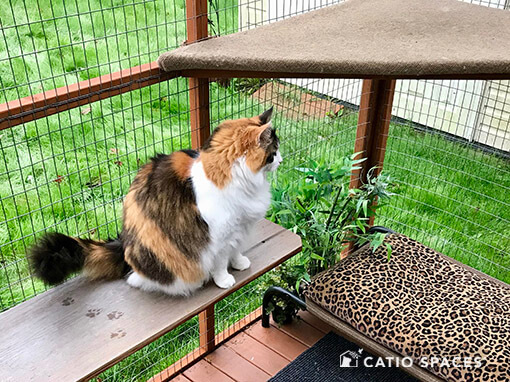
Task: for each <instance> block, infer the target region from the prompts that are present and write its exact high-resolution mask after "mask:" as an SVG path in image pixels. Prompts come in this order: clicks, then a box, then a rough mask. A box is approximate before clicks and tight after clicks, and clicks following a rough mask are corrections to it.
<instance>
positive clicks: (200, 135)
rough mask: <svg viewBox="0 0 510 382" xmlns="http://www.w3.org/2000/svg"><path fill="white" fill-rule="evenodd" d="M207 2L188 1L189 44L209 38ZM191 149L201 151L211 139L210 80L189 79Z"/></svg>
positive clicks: (201, 0) (205, 0) (199, 0)
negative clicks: (208, 139) (209, 138)
mask: <svg viewBox="0 0 510 382" xmlns="http://www.w3.org/2000/svg"><path fill="white" fill-rule="evenodd" d="M207 25H208V22H207V0H186V28H187V33H188V36H187V41H186V43H187V44H191V43H193V42H196V41H200V40H203V39H205V38H207V36H208V32H207ZM189 110H190V126H191V147H192V148H193V149H199V148H200V147H202V145H203V144H204V143H205V141H206V140H207V138H208V137H209V129H210V126H209V124H210V120H209V79H208V78H190V79H189Z"/></svg>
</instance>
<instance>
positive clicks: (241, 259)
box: [231, 254, 251, 271]
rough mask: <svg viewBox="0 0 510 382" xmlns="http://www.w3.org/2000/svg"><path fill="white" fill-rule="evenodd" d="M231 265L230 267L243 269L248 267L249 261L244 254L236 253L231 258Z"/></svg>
mask: <svg viewBox="0 0 510 382" xmlns="http://www.w3.org/2000/svg"><path fill="white" fill-rule="evenodd" d="M231 265H232V268H234V269H237V270H238V271H244V270H245V269H248V268H249V267H250V265H251V261H250V259H248V258H247V257H246V256H243V255H241V254H238V255H237V256H236V257H234V258H233V259H232V261H231Z"/></svg>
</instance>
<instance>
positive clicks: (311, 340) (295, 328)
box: [271, 320, 324, 347]
mask: <svg viewBox="0 0 510 382" xmlns="http://www.w3.org/2000/svg"><path fill="white" fill-rule="evenodd" d="M271 325H273V326H274V327H276V328H278V330H281V331H282V332H284V333H286V334H288V335H289V336H291V337H292V338H294V339H296V340H298V341H300V342H301V343H303V344H304V345H306V346H307V347H310V346H312V345H314V344H315V343H316V342H317V341H319V340H320V339H321V338H322V337H324V333H323V332H321V331H320V330H318V329H316V328H314V327H313V326H312V325H310V324H308V323H307V322H305V321H304V320H295V321H294V322H293V323H292V324H291V325H282V326H280V327H278V324H277V323H275V322H274V321H273V320H271Z"/></svg>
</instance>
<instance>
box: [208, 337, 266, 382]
mask: <svg viewBox="0 0 510 382" xmlns="http://www.w3.org/2000/svg"><path fill="white" fill-rule="evenodd" d="M205 361H207V362H209V363H211V365H213V366H214V367H216V368H217V369H219V370H221V371H222V372H224V373H225V374H227V375H228V376H230V377H231V378H232V379H234V380H236V381H237V382H259V381H260V382H263V381H267V380H268V379H269V378H270V377H271V375H270V374H268V373H266V372H264V371H263V370H262V369H259V368H258V367H257V366H255V365H254V364H253V363H251V362H250V361H248V360H246V359H244V358H243V357H241V356H240V355H239V354H237V353H236V352H234V351H233V350H232V349H230V348H228V347H226V346H220V347H219V348H218V349H216V350H215V351H214V352H212V353H211V354H209V355H208V356H207V357H205ZM205 361H204V362H205Z"/></svg>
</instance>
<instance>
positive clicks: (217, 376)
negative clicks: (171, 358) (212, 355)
mask: <svg viewBox="0 0 510 382" xmlns="http://www.w3.org/2000/svg"><path fill="white" fill-rule="evenodd" d="M183 374H184V376H185V377H186V378H188V379H189V380H190V381H192V382H235V380H234V379H232V378H230V377H229V376H228V375H227V374H225V373H223V372H222V371H220V370H219V369H217V368H215V367H214V366H213V365H211V364H210V363H209V362H207V361H205V360H201V361H200V362H199V363H196V364H195V365H193V366H191V367H190V368H189V369H188V370H186V371H185V372H184V373H183ZM173 380H174V381H175V379H173Z"/></svg>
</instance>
